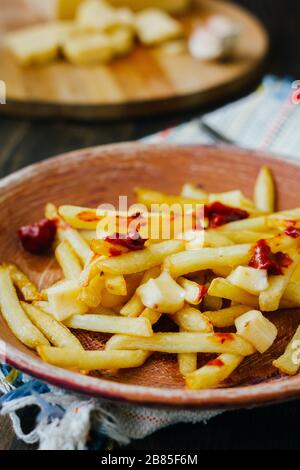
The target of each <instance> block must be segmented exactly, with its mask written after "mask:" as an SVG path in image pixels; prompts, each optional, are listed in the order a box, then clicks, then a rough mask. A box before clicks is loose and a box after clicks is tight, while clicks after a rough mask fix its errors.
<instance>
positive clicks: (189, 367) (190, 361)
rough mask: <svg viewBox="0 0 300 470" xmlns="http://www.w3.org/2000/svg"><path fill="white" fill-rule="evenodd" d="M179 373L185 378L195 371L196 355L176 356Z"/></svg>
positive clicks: (182, 354) (183, 354)
mask: <svg viewBox="0 0 300 470" xmlns="http://www.w3.org/2000/svg"><path fill="white" fill-rule="evenodd" d="M178 368H179V372H180V373H181V374H182V375H183V377H185V376H186V375H188V374H190V373H191V372H194V371H195V370H196V369H197V354H195V353H181V354H178Z"/></svg>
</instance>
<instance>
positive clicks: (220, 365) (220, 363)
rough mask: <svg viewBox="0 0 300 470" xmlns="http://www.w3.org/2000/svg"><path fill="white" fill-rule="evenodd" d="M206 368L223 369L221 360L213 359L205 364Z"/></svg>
mask: <svg viewBox="0 0 300 470" xmlns="http://www.w3.org/2000/svg"><path fill="white" fill-rule="evenodd" d="M206 365H207V366H217V367H223V366H224V362H223V361H222V359H218V358H216V359H213V360H212V361H209V362H208V363H207V364H206Z"/></svg>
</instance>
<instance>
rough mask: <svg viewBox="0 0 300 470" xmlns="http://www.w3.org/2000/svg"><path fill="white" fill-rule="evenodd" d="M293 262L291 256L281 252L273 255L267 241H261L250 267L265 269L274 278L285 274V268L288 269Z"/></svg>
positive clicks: (256, 247) (258, 243) (255, 248)
mask: <svg viewBox="0 0 300 470" xmlns="http://www.w3.org/2000/svg"><path fill="white" fill-rule="evenodd" d="M292 262H293V261H292V260H291V258H290V257H289V255H287V254H285V253H282V252H281V251H279V252H278V253H272V252H271V248H270V247H269V245H268V244H267V242H266V240H259V241H258V242H257V243H256V245H255V247H254V253H253V256H252V258H251V260H250V261H249V266H250V267H251V268H255V269H265V270H267V271H268V274H272V275H273V276H280V275H281V274H283V268H288V267H289V266H290V264H291V263H292Z"/></svg>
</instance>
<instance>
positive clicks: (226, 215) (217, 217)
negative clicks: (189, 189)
mask: <svg viewBox="0 0 300 470" xmlns="http://www.w3.org/2000/svg"><path fill="white" fill-rule="evenodd" d="M204 217H206V218H207V219H208V221H209V224H208V226H209V228H217V227H220V226H221V225H225V224H228V223H229V222H235V221H236V220H242V219H247V218H248V217H249V213H248V212H247V211H245V210H243V209H239V208H238V207H230V206H226V205H225V204H222V203H221V202H213V203H212V204H209V205H206V206H205V207H204Z"/></svg>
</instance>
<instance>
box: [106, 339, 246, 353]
mask: <svg viewBox="0 0 300 470" xmlns="http://www.w3.org/2000/svg"><path fill="white" fill-rule="evenodd" d="M106 348H107V349H108V350H111V349H129V350H131V349H142V350H144V351H157V352H164V353H170V354H172V353H173V354H179V353H219V354H222V353H230V354H240V355H242V356H249V355H250V354H253V353H254V352H255V349H254V348H253V346H252V345H251V344H250V343H248V342H247V341H245V340H244V339H243V338H241V337H240V336H238V335H236V334H234V333H154V335H153V336H151V337H150V338H142V337H138V336H122V335H115V336H113V337H112V338H111V339H110V340H109V341H108V342H107V343H106Z"/></svg>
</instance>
